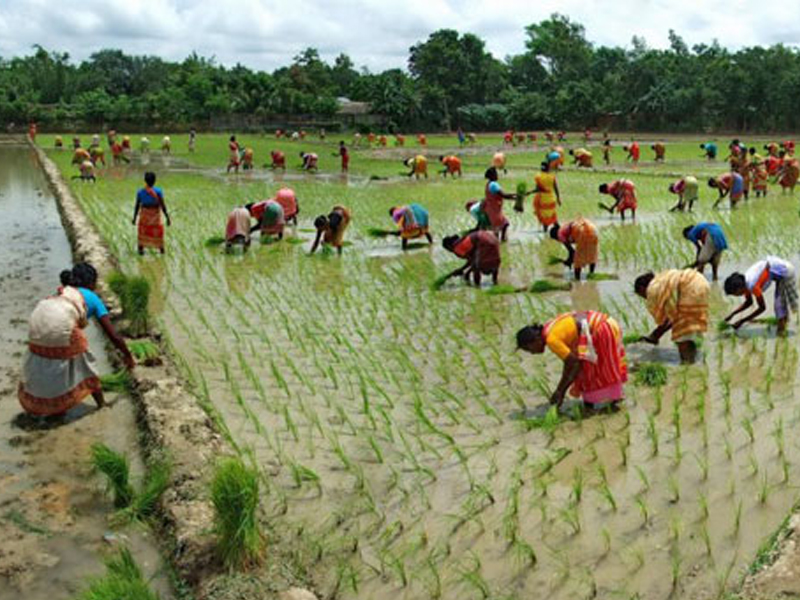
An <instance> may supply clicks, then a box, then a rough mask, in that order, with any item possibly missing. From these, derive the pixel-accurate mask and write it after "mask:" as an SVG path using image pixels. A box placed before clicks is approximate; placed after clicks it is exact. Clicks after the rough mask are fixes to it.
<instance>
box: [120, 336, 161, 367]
mask: <svg viewBox="0 0 800 600" xmlns="http://www.w3.org/2000/svg"><path fill="white" fill-rule="evenodd" d="M128 349H129V350H130V351H131V354H133V356H134V358H135V359H136V360H137V362H147V361H153V360H155V359H157V358H158V357H159V355H160V354H161V352H160V351H159V349H158V346H157V345H156V344H154V343H153V342H151V341H150V340H131V341H130V342H128Z"/></svg>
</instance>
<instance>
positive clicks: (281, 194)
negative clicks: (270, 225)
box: [273, 187, 300, 225]
mask: <svg viewBox="0 0 800 600" xmlns="http://www.w3.org/2000/svg"><path fill="white" fill-rule="evenodd" d="M273 200H275V202H277V203H278V204H280V205H281V206H282V207H283V218H284V220H285V221H286V222H287V223H289V222H290V221H292V222H294V224H295V225H297V215H298V213H299V212H300V207H299V206H298V205H297V194H295V193H294V190H293V189H292V188H288V187H283V188H281V189H279V190H278V193H277V194H275V197H274V198H273Z"/></svg>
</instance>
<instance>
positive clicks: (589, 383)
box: [517, 311, 628, 408]
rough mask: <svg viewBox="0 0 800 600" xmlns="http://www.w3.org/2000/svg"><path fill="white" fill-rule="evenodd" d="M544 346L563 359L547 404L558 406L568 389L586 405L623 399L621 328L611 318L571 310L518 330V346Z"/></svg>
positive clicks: (624, 376) (538, 348)
mask: <svg viewBox="0 0 800 600" xmlns="http://www.w3.org/2000/svg"><path fill="white" fill-rule="evenodd" d="M545 347H547V348H549V349H550V350H551V352H553V354H555V355H556V356H558V357H559V358H560V359H561V360H562V361H564V370H563V371H562V373H561V380H560V381H559V382H558V386H557V387H556V390H555V392H553V395H552V396H551V397H550V399H549V400H550V404H555V405H556V406H559V407H560V406H561V404H562V403H563V402H564V396H565V395H566V394H567V391H568V390H569V393H570V395H572V396H576V397H582V398H583V404H584V406H585V407H587V408H597V407H598V405H601V404H604V403H611V404H616V403H617V402H620V401H621V400H623V398H624V391H623V385H624V384H625V382H627V381H628V366H627V362H626V359H625V347H624V346H623V344H622V329H621V328H620V326H619V324H618V323H617V322H616V321H615V320H614V319H612V318H611V317H609V316H608V315H606V314H603V313H601V312H596V311H586V312H571V313H565V314H562V315H559V316H558V317H556V318H555V319H553V320H552V321H548V322H547V323H545V324H544V325H539V324H534V325H528V326H527V327H523V328H522V329H520V330H519V331H518V332H517V348H518V349H521V350H524V351H525V352H530V353H531V354H541V353H542V352H544V349H545Z"/></svg>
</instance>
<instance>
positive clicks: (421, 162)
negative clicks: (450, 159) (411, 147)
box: [403, 154, 428, 179]
mask: <svg viewBox="0 0 800 600" xmlns="http://www.w3.org/2000/svg"><path fill="white" fill-rule="evenodd" d="M403 164H404V165H405V166H406V167H408V168H409V169H411V170H410V171H409V172H408V173H406V176H407V177H414V178H415V179H419V178H420V177H423V176H424V177H425V179H427V178H428V159H427V158H425V157H424V156H423V155H422V154H418V155H417V156H415V157H414V158H409V159H408V160H405V161H404V162H403Z"/></svg>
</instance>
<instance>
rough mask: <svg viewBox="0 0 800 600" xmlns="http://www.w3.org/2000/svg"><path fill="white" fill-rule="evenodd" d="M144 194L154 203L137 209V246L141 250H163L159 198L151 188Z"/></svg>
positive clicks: (145, 189) (147, 188)
mask: <svg viewBox="0 0 800 600" xmlns="http://www.w3.org/2000/svg"><path fill="white" fill-rule="evenodd" d="M144 192H145V193H146V194H147V195H148V196H150V197H152V198H153V199H154V200H155V201H156V205H155V206H144V205H140V207H139V227H138V230H137V233H138V238H139V242H138V243H139V246H140V247H142V248H158V249H159V250H162V249H163V248H164V225H163V224H162V223H161V202H162V200H161V196H159V195H158V193H157V192H156V191H155V190H154V189H153V188H151V187H146V188H144Z"/></svg>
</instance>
